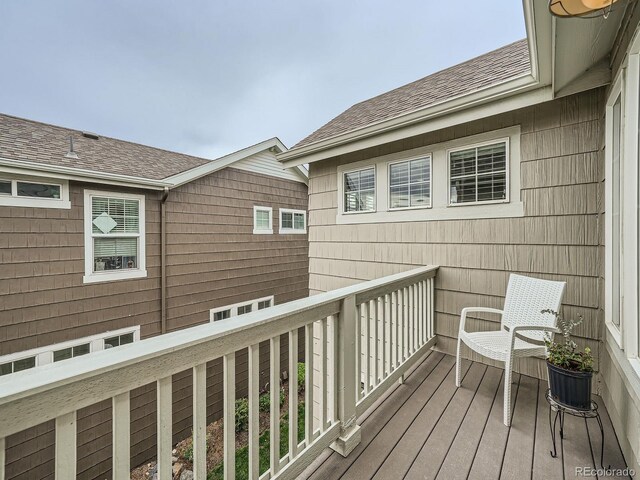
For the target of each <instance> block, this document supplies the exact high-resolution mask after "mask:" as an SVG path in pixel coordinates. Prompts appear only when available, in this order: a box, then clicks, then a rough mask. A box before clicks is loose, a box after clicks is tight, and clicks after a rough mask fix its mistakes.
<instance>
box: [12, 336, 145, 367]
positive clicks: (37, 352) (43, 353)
mask: <svg viewBox="0 0 640 480" xmlns="http://www.w3.org/2000/svg"><path fill="white" fill-rule="evenodd" d="M127 333H133V342H134V343H135V342H139V341H140V325H135V326H133V327H126V328H120V329H118V330H111V331H108V332H104V333H99V334H96V335H90V336H88V337H82V338H76V339H74V340H67V341H65V342H60V343H53V344H51V345H46V346H44V347H38V348H32V349H30V350H23V351H22V352H16V353H11V354H9V355H3V356H1V357H0V363H9V362H15V361H17V360H22V359H23V358H29V357H36V366H35V367H34V368H38V367H41V366H42V365H48V364H50V363H54V361H53V352H55V351H58V350H62V349H65V348H70V347H71V348H73V347H77V346H78V345H83V344H85V343H88V344H89V345H90V353H89V354H88V355H91V354H92V353H95V352H99V351H102V350H105V348H104V339H105V338H110V337H115V336H117V335H125V334H127ZM81 356H82V357H84V355H81ZM74 358H76V357H74ZM77 358H80V357H77ZM67 360H73V358H68V359H65V360H60V361H61V362H66V361H67ZM55 363H58V362H55ZM30 370H32V369H31V368H29V369H27V370H23V371H24V372H28V371H30ZM15 373H20V372H15ZM8 375H13V374H12V373H10V374H8ZM4 376H5V375H3V376H0V378H3V377H4Z"/></svg>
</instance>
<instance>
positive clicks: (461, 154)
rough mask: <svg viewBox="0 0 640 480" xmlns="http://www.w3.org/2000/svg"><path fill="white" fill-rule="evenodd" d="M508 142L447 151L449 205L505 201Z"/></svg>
mask: <svg viewBox="0 0 640 480" xmlns="http://www.w3.org/2000/svg"><path fill="white" fill-rule="evenodd" d="M508 156H509V146H508V142H507V141H506V140H505V141H502V142H497V143H490V144H484V145H476V146H471V147H466V148H462V149H456V150H450V151H449V155H448V157H449V204H450V205H461V204H482V203H493V202H506V201H508V199H509V197H508V185H507V184H508V165H509V161H508Z"/></svg>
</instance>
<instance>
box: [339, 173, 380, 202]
mask: <svg viewBox="0 0 640 480" xmlns="http://www.w3.org/2000/svg"><path fill="white" fill-rule="evenodd" d="M375 177H376V175H375V169H374V168H373V167H370V168H365V169H362V170H357V171H355V172H346V173H345V174H344V208H343V210H344V211H345V212H372V211H374V210H375V201H376V185H375V184H376V178H375Z"/></svg>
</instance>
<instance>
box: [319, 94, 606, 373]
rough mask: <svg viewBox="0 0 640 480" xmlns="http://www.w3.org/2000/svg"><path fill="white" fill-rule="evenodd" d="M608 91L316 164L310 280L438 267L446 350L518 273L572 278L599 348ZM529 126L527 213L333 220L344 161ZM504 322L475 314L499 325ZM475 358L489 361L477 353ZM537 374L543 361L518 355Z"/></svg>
mask: <svg viewBox="0 0 640 480" xmlns="http://www.w3.org/2000/svg"><path fill="white" fill-rule="evenodd" d="M602 93H603V92H602V91H601V90H597V91H592V92H588V93H583V94H579V95H574V96H571V97H566V98H563V99H559V100H555V101H553V102H547V103H545V104H541V105H537V106H534V107H529V108H525V109H521V110H518V111H515V112H510V113H507V114H503V115H499V116H495V117H491V118H488V119H484V120H481V121H477V122H472V123H469V124H465V125H460V126H456V127H452V128H447V129H444V130H441V131H438V132H433V133H429V134H425V135H420V136H416V137H412V138H409V139H405V140H403V141H398V142H393V143H390V144H387V145H383V146H381V147H374V148H370V149H367V150H363V151H360V152H355V153H353V154H349V155H344V156H341V157H336V158H333V159H330V160H327V161H323V162H320V163H313V164H311V165H310V180H309V194H310V196H309V210H310V214H309V215H310V219H309V224H310V232H309V242H310V245H309V257H310V260H309V271H310V278H309V282H310V283H309V286H310V289H311V291H312V292H321V291H327V290H331V289H334V288H339V287H343V286H346V285H350V284H352V283H355V282H358V281H363V280H369V279H372V278H377V277H381V276H384V275H389V274H392V273H396V272H398V271H402V270H408V269H410V268H413V267H415V266H418V265H427V264H434V265H440V266H441V268H440V270H439V272H438V274H437V278H436V304H435V310H436V318H435V322H436V331H437V333H438V335H439V339H438V348H440V349H442V350H443V351H446V352H449V353H453V352H455V345H456V337H457V329H458V322H459V314H460V310H461V309H462V308H464V307H465V306H476V305H477V306H491V307H501V306H502V305H503V302H504V294H505V291H506V285H507V281H508V277H509V274H510V273H511V272H515V273H521V274H524V275H532V276H535V277H540V278H548V279H552V280H561V281H566V282H567V291H566V293H565V297H564V307H563V313H564V314H565V315H569V316H576V315H578V314H579V315H582V316H583V317H584V322H583V324H582V325H580V326H579V327H578V328H577V330H576V337H577V339H578V342H579V343H580V344H583V345H589V346H590V347H591V348H592V349H593V350H594V351H595V352H598V340H599V338H600V335H601V331H602V326H601V322H602V320H601V319H602V314H601V309H600V308H601V296H600V291H601V288H602V287H601V283H602V282H601V278H600V277H601V274H602V262H603V250H602V247H601V245H602V228H603V227H602V225H603V224H602V217H601V212H602V192H603V185H602V177H603V170H604V168H603V164H604V161H603V153H602V151H601V148H600V145H602V136H603V124H602V108H603V100H602ZM514 125H520V127H521V139H520V140H521V141H520V143H521V152H520V156H521V164H520V182H521V199H522V202H523V204H524V213H525V216H524V217H521V218H497V219H477V220H448V221H430V222H403V223H401V222H398V223H386V224H381V223H376V224H357V225H353V224H352V225H342V224H341V225H338V224H336V214H337V182H338V177H337V167H338V166H339V165H344V164H348V163H351V162H356V161H362V160H366V159H368V158H375V157H377V156H380V155H385V154H389V153H394V152H401V151H403V150H408V149H412V148H417V147H420V146H426V145H432V144H435V143H439V142H443V141H449V140H452V139H455V138H460V137H464V136H468V135H473V134H478V133H482V132H488V131H492V130H497V129H500V128H504V127H509V126H514ZM495 320H496V319H495V318H494V319H493V321H492V320H490V319H489V318H488V317H487V318H486V319H480V320H473V321H472V325H475V326H477V327H478V328H482V329H487V328H495V326H496V324H495ZM473 359H474V360H480V358H476V356H474V358H473ZM516 368H517V369H518V371H521V372H523V373H528V374H534V375H536V376H542V375H543V374H544V371H545V370H544V365H543V363H541V362H538V361H535V360H526V361H523V362H519V363H518V364H517V366H516Z"/></svg>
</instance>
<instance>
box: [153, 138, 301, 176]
mask: <svg viewBox="0 0 640 480" xmlns="http://www.w3.org/2000/svg"><path fill="white" fill-rule="evenodd" d="M269 149H275V150H276V152H275V153H279V152H278V150H279V151H280V152H286V151H287V147H285V145H284V144H283V143H282V142H281V141H280V140H279V139H278V138H277V137H274V138H270V139H269V140H265V141H264V142H260V143H258V144H256V145H252V146H251V147H247V148H243V149H242V150H238V151H237V152H233V153H230V154H229V155H225V156H224V157H220V158H218V159H216V160H212V161H210V162H209V163H205V164H204V165H200V166H198V167H195V168H192V169H191V170H187V171H186V172H182V173H178V174H176V175H172V176H171V177H167V178H165V179H164V181H165V182H169V183H170V184H171V185H172V186H173V187H179V186H180V185H184V184H185V183H189V182H192V181H193V180H196V179H198V178H201V177H204V176H205V175H209V174H211V173H213V172H217V171H218V170H222V169H223V168H225V167H229V166H231V165H232V164H234V163H236V162H239V161H240V160H244V159H245V158H247V157H250V156H251V155H255V154H256V153H260V152H263V151H265V150H269ZM295 171H296V173H298V174H299V175H300V176H301V179H302V180H303V181H305V183H306V181H308V175H305V174H304V172H303V171H302V170H300V169H298V168H296V169H295Z"/></svg>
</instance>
